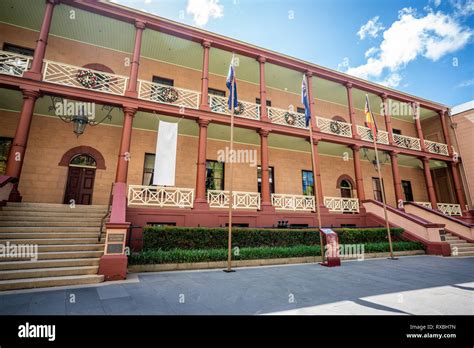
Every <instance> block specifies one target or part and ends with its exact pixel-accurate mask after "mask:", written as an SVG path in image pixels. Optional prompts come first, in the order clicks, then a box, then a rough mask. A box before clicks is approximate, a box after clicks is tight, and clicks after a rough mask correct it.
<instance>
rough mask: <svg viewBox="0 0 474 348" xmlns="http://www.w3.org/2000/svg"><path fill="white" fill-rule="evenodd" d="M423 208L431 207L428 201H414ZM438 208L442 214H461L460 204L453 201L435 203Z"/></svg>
mask: <svg viewBox="0 0 474 348" xmlns="http://www.w3.org/2000/svg"><path fill="white" fill-rule="evenodd" d="M415 203H416V204H418V205H421V206H423V207H425V208H429V209H433V208H432V206H431V203H430V202H415ZM437 205H438V207H437V208H438V210H439V211H440V212H442V213H443V214H444V215H449V216H462V211H461V205H460V204H455V203H437Z"/></svg>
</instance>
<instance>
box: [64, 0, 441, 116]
mask: <svg viewBox="0 0 474 348" xmlns="http://www.w3.org/2000/svg"><path fill="white" fill-rule="evenodd" d="M61 2H62V3H65V4H68V5H70V6H74V7H77V8H81V9H83V10H85V11H90V12H93V13H97V14H100V15H103V16H107V17H110V18H115V19H118V20H120V21H124V22H128V23H130V24H134V23H135V22H136V21H141V22H146V23H147V28H150V29H152V30H156V31H160V32H163V33H166V34H170V35H173V36H177V37H181V38H185V39H188V40H191V41H195V42H202V41H210V42H212V45H213V47H216V48H220V49H223V50H226V51H232V52H235V53H237V54H242V55H245V56H249V57H252V58H255V59H257V58H258V57H259V56H264V57H265V58H266V60H267V62H269V63H272V64H276V65H280V66H283V67H286V68H289V69H292V70H296V71H301V72H306V71H309V72H312V73H313V74H314V75H316V76H318V77H321V78H324V79H327V80H331V81H335V82H338V83H341V84H343V83H347V82H350V83H352V84H353V86H354V87H356V88H359V89H362V90H365V91H367V92H370V93H374V94H377V95H379V94H382V93H386V94H387V95H388V96H389V97H390V98H392V99H396V100H400V101H403V102H410V103H412V102H414V101H415V102H417V103H420V104H421V106H422V107H424V108H427V109H430V110H434V111H438V110H446V109H447V106H446V105H443V104H439V103H435V102H432V101H428V100H424V99H421V98H418V97H415V96H410V95H407V94H405V93H402V92H400V91H396V90H392V89H388V88H384V87H382V86H379V85H376V84H373V83H371V82H368V81H364V80H361V79H358V78H355V77H353V76H350V75H346V74H343V73H340V72H337V71H334V70H330V69H326V68H322V67H321V66H318V65H316V64H311V63H309V62H305V61H302V60H299V59H296V58H292V57H289V56H285V55H282V54H278V53H276V52H273V51H269V50H265V49H262V48H259V47H256V46H252V45H249V44H245V43H243V42H240V41H237V40H233V39H230V38H225V37H222V36H219V35H217V34H214V33H210V32H206V31H203V30H199V29H196V28H192V27H189V26H185V25H182V24H178V23H176V22H172V21H169V20H164V19H160V18H157V17H155V16H151V15H147V14H145V13H141V12H138V11H133V10H131V9H129V8H125V7H122V6H120V5H117V4H113V3H107V2H99V1H90V0H62V1H61Z"/></svg>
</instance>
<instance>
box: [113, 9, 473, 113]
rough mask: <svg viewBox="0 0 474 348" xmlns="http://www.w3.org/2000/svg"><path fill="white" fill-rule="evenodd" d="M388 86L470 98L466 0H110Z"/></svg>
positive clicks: (451, 101)
mask: <svg viewBox="0 0 474 348" xmlns="http://www.w3.org/2000/svg"><path fill="white" fill-rule="evenodd" d="M115 2H118V3H120V4H122V5H126V6H130V7H133V8H136V9H139V10H145V11H147V12H150V13H153V14H156V15H159V16H162V17H165V18H169V19H172V20H175V21H178V22H182V23H185V24H189V25H193V26H197V27H200V28H203V29H206V30H209V31H212V32H216V33H219V34H221V35H226V36H229V37H232V38H236V39H239V40H242V41H245V42H248V43H252V44H255V45H258V46H261V47H264V48H267V49H271V50H274V51H277V52H281V53H284V54H287V55H290V56H294V57H297V58H300V59H304V60H307V61H310V62H313V63H316V64H319V65H322V66H325V67H328V68H331V69H336V70H339V71H342V72H346V73H349V74H351V75H355V76H358V77H362V78H364V79H367V80H370V81H373V82H378V83H382V84H385V85H387V86H390V87H392V88H395V89H398V90H401V91H404V92H407V93H410V94H414V95H417V96H420V97H424V98H427V99H430V100H434V101H438V102H441V103H445V104H447V105H450V106H454V105H458V104H461V103H464V102H466V101H469V100H473V99H474V0H422V1H417V0H411V1H408V0H407V1H405V0H383V1H381V0H116V1H115Z"/></svg>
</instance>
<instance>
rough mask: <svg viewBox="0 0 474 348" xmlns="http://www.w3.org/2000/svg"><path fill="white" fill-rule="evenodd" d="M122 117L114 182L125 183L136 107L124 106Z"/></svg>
mask: <svg viewBox="0 0 474 348" xmlns="http://www.w3.org/2000/svg"><path fill="white" fill-rule="evenodd" d="M123 112H124V119H123V127H122V138H121V140H120V151H119V156H118V162H117V173H116V175H115V182H116V183H125V184H126V183H127V175H128V162H129V161H130V142H131V139H132V125H133V118H134V116H135V113H136V112H137V109H136V108H131V107H127V106H126V107H124V108H123Z"/></svg>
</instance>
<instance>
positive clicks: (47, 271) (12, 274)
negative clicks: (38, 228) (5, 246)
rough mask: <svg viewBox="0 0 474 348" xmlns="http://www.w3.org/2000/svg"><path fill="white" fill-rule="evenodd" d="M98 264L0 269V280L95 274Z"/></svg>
mask: <svg viewBox="0 0 474 348" xmlns="http://www.w3.org/2000/svg"><path fill="white" fill-rule="evenodd" d="M98 270H99V267H98V266H81V267H56V268H36V269H18V270H9V271H0V280H10V279H26V278H45V277H61V276H71V275H86V274H94V275H95V274H97V272H98Z"/></svg>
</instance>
